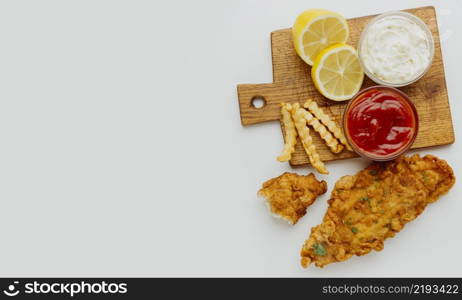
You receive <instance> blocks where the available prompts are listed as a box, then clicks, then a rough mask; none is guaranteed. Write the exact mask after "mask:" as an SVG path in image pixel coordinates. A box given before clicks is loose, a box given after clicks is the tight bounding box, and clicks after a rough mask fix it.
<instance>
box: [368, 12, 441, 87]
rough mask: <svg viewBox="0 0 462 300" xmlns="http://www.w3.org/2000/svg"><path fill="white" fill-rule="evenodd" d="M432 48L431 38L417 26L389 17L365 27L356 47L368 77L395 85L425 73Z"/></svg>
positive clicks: (398, 18)
mask: <svg viewBox="0 0 462 300" xmlns="http://www.w3.org/2000/svg"><path fill="white" fill-rule="evenodd" d="M432 47H433V40H431V36H430V37H429V35H428V33H427V32H425V31H424V29H423V28H422V27H421V26H419V24H417V23H416V22H414V21H413V20H412V19H410V18H408V17H405V16H401V15H389V16H385V17H383V18H379V19H378V20H377V21H376V22H373V23H372V24H370V26H368V28H367V31H366V32H365V33H364V35H363V37H362V40H361V43H360V59H361V61H362V63H363V66H364V68H365V69H367V71H368V72H369V73H370V75H372V76H371V77H374V76H375V77H376V78H378V79H380V80H382V81H384V82H387V83H390V84H397V85H399V84H405V83H408V82H411V81H413V80H415V79H416V78H418V77H419V76H421V75H422V73H423V72H425V71H426V70H427V67H428V66H429V64H430V63H431V60H432V58H433V57H432V56H433V49H432ZM371 79H374V78H371Z"/></svg>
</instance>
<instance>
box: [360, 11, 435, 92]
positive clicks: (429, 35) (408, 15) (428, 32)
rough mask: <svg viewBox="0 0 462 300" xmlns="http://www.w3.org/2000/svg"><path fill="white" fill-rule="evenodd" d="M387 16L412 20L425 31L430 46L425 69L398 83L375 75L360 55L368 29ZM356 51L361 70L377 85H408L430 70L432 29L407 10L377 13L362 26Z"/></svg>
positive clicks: (432, 54) (432, 55) (431, 62)
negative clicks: (428, 58)
mask: <svg viewBox="0 0 462 300" xmlns="http://www.w3.org/2000/svg"><path fill="white" fill-rule="evenodd" d="M389 16H402V17H405V18H408V19H410V20H412V21H413V22H415V23H416V24H417V25H418V26H419V27H420V28H422V30H423V31H424V32H425V35H426V36H427V39H428V44H429V47H430V49H429V50H430V60H429V62H428V65H427V66H426V67H425V69H424V70H423V71H422V72H421V73H419V74H417V75H416V77H414V78H412V79H411V80H409V81H405V82H400V83H394V82H388V81H385V80H382V79H380V78H378V77H376V76H375V75H374V74H373V73H372V72H371V71H369V69H368V68H367V66H366V64H365V63H364V62H363V58H362V56H361V52H362V44H363V42H364V40H365V37H366V35H367V32H368V30H369V29H370V28H371V26H372V25H374V24H375V23H376V22H377V21H379V20H381V19H383V18H386V17H389ZM357 51H358V57H359V62H360V63H361V67H362V68H363V71H364V73H365V74H366V75H367V77H369V78H370V79H371V80H372V81H374V82H375V83H377V84H379V85H384V86H390V87H402V86H406V85H409V84H412V83H414V82H416V81H417V80H419V79H420V78H422V77H423V76H424V75H425V74H426V73H427V72H428V70H430V68H431V66H432V64H433V60H434V58H435V40H434V39H433V33H432V31H431V30H430V28H429V27H428V25H427V24H426V23H425V22H424V21H423V20H422V19H421V18H419V17H418V16H416V15H414V14H411V13H408V12H404V11H399V10H394V11H389V12H386V13H383V14H379V15H377V16H375V17H374V18H372V19H371V20H370V21H369V22H368V23H367V24H366V26H365V27H364V29H363V31H362V32H361V35H360V37H359V40H358V43H357Z"/></svg>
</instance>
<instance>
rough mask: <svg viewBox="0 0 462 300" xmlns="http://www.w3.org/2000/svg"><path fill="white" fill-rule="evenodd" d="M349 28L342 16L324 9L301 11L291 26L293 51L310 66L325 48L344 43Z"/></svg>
mask: <svg viewBox="0 0 462 300" xmlns="http://www.w3.org/2000/svg"><path fill="white" fill-rule="evenodd" d="M348 34H349V29H348V24H347V22H346V20H345V18H344V17H342V16H341V15H339V14H337V13H335V12H331V11H328V10H324V9H310V10H307V11H304V12H303V13H301V14H300V15H299V16H298V17H297V19H296V20H295V24H294V26H293V27H292V35H293V40H294V46H295V51H297V54H298V55H299V56H300V57H301V58H302V59H303V60H304V61H305V62H306V63H307V64H309V65H310V66H312V65H313V62H314V60H315V59H316V56H317V55H318V54H319V53H320V52H321V51H322V50H323V49H325V48H327V47H328V46H330V45H332V44H336V43H345V42H346V41H347V39H348Z"/></svg>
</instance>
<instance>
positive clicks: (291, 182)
mask: <svg viewBox="0 0 462 300" xmlns="http://www.w3.org/2000/svg"><path fill="white" fill-rule="evenodd" d="M326 191H327V183H326V182H325V181H324V180H323V181H318V180H317V179H316V177H315V176H314V175H313V173H310V174H308V175H305V176H303V175H298V174H295V173H288V172H286V173H284V174H282V175H281V176H279V177H276V178H272V179H270V180H268V181H266V182H265V183H263V187H262V188H261V189H260V191H259V192H258V195H259V196H263V197H264V198H266V201H267V203H268V208H269V210H270V211H271V213H272V214H273V215H275V216H278V217H281V218H283V219H285V220H287V221H288V222H289V223H291V224H295V223H297V221H298V220H299V219H300V218H301V217H303V216H304V215H305V214H306V208H307V207H308V206H309V205H311V204H312V203H313V202H314V200H316V198H317V197H318V196H319V195H322V194H324V193H325V192H326Z"/></svg>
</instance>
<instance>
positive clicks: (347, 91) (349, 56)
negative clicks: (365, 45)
mask: <svg viewBox="0 0 462 300" xmlns="http://www.w3.org/2000/svg"><path fill="white" fill-rule="evenodd" d="M311 78H313V82H314V85H315V86H316V88H317V89H318V91H319V92H320V93H321V94H322V95H323V96H324V97H327V98H329V99H331V100H334V101H344V100H348V99H351V98H352V97H353V96H354V95H355V94H356V93H357V92H358V91H359V89H360V88H361V85H362V83H363V79H364V73H363V69H362V67H361V63H360V62H359V58H358V54H357V52H356V49H355V48H353V47H352V46H350V45H347V44H335V45H332V46H330V47H328V48H326V49H324V50H322V51H321V53H319V55H318V56H317V57H316V60H315V61H314V64H313V68H311Z"/></svg>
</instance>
